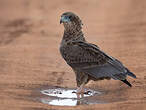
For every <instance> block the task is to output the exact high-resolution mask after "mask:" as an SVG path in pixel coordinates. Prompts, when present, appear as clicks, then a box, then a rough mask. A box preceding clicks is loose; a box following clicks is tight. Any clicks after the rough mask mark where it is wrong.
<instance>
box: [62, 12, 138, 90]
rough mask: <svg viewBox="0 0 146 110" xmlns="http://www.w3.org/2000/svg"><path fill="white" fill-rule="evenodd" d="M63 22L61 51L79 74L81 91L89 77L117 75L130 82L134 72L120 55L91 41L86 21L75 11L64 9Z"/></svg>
mask: <svg viewBox="0 0 146 110" xmlns="http://www.w3.org/2000/svg"><path fill="white" fill-rule="evenodd" d="M60 23H63V25H64V28H65V29H64V35H63V39H62V41H61V45H60V53H61V55H62V57H63V58H64V60H65V61H66V62H67V64H68V65H70V66H71V67H72V69H73V71H74V72H75V74H76V81H77V86H78V87H80V88H79V90H78V91H77V92H79V93H80V92H82V89H83V86H84V85H85V84H86V83H87V82H88V81H89V80H95V81H96V80H103V79H110V78H112V79H115V80H121V81H123V82H124V83H126V84H127V85H129V86H131V84H130V83H129V82H128V81H127V80H126V76H127V75H129V76H131V77H133V78H136V76H135V75H134V74H133V73H131V72H130V71H129V70H128V69H127V68H126V67H124V66H123V64H122V63H121V62H120V61H118V60H117V59H115V58H113V57H111V56H109V55H107V54H105V53H104V52H103V51H101V50H100V49H99V47H98V46H96V45H95V44H92V43H88V42H87V41H86V40H85V38H84V34H83V32H82V21H81V20H80V18H79V17H78V16H77V15H75V14H74V13H72V12H66V13H63V14H62V16H61V20H60Z"/></svg>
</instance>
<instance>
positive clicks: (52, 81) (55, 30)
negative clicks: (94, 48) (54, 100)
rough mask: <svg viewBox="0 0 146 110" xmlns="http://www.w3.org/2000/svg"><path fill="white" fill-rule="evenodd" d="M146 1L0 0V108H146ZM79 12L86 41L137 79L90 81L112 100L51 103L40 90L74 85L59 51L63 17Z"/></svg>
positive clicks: (47, 109)
mask: <svg viewBox="0 0 146 110" xmlns="http://www.w3.org/2000/svg"><path fill="white" fill-rule="evenodd" d="M145 4H146V1H144V0H141V1H140V2H139V1H132V0H127V1H117V0H111V1H99V0H97V1H96V0H93V1H89V0H78V1H73V0H72V1H69V0H54V1H47V0H43V1H41V0H37V1H36V0H21V1H20V0H13V1H11V0H5V1H4V0H3V1H0V35H1V36H0V78H1V79H0V110H73V109H75V110H97V109H100V110H119V109H120V110H138V109H139V110H144V109H145V107H146V70H145V68H146V31H145V30H146V14H145V10H146V5H145ZM65 11H73V12H76V13H78V15H80V17H81V18H82V20H83V23H84V28H83V30H84V32H85V36H86V39H87V40H88V41H90V42H92V43H95V44H97V45H99V46H100V48H102V50H104V51H105V52H106V53H108V54H110V55H112V56H114V57H116V58H118V59H119V60H121V61H122V62H123V63H124V64H125V65H126V66H127V67H128V68H129V69H130V70H131V71H132V72H134V73H135V74H136V75H137V79H132V78H128V80H129V81H130V82H131V83H132V84H133V87H132V88H129V87H127V86H126V85H125V84H123V83H122V82H120V81H114V80H110V81H106V80H104V81H100V82H92V81H91V82H90V83H89V84H88V85H86V88H91V89H93V90H100V91H103V93H104V94H103V95H100V96H95V97H93V99H94V100H96V99H97V100H104V101H106V102H108V103H105V104H93V105H78V106H75V107H67V106H63V107H60V106H51V105H47V104H43V103H41V102H39V101H38V99H39V98H41V97H44V96H43V95H41V94H40V90H45V89H49V88H50V87H56V86H58V87H64V88H75V87H76V82H75V75H74V73H73V72H72V70H71V68H70V67H68V66H67V64H66V63H65V61H64V60H63V59H62V58H61V55H60V53H59V49H58V48H59V44H60V41H61V38H62V34H63V26H62V25H60V24H59V19H60V15H61V14H62V13H63V12H65Z"/></svg>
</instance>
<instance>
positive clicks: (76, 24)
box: [60, 12, 83, 30]
mask: <svg viewBox="0 0 146 110" xmlns="http://www.w3.org/2000/svg"><path fill="white" fill-rule="evenodd" d="M61 23H63V25H64V27H65V29H66V30H71V29H82V25H83V24H82V21H81V19H80V18H79V17H78V16H77V15H76V14H74V13H72V12H65V13H63V14H62V15H61V19H60V24H61Z"/></svg>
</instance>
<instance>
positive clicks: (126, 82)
mask: <svg viewBox="0 0 146 110" xmlns="http://www.w3.org/2000/svg"><path fill="white" fill-rule="evenodd" d="M121 81H122V82H123V83H125V84H127V85H128V86H130V87H132V85H131V84H130V83H129V82H128V81H127V80H126V79H124V80H121Z"/></svg>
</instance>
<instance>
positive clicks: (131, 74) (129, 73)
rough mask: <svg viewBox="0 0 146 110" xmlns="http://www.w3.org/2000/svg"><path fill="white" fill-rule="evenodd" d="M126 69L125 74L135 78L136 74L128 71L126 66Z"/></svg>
mask: <svg viewBox="0 0 146 110" xmlns="http://www.w3.org/2000/svg"><path fill="white" fill-rule="evenodd" d="M126 70H127V75H129V76H131V77H133V78H136V75H135V74H133V73H132V72H130V71H129V70H128V69H127V68H126Z"/></svg>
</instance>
